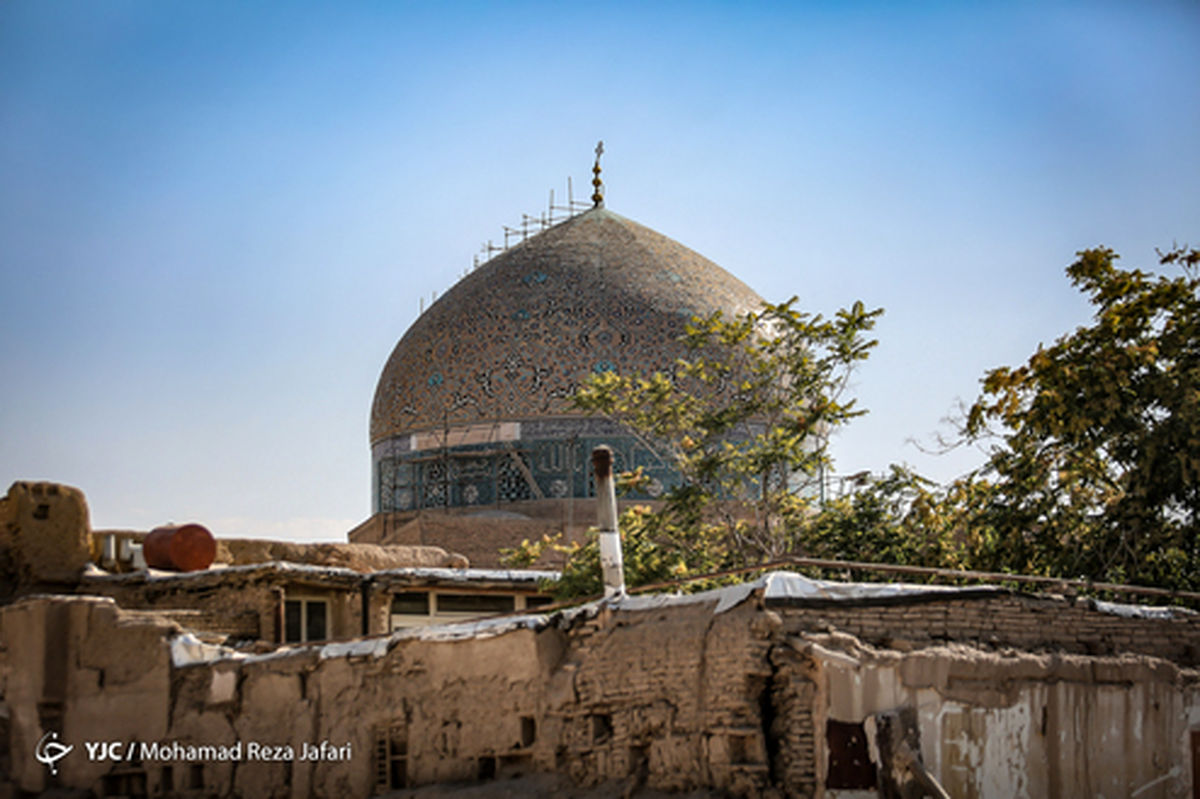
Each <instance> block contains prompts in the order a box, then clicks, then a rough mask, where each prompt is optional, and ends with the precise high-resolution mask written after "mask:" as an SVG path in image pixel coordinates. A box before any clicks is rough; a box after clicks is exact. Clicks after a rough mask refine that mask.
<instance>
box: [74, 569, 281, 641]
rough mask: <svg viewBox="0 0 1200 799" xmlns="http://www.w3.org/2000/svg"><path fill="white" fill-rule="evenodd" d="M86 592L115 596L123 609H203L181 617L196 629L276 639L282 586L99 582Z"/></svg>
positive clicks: (250, 583)
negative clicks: (277, 588) (278, 593)
mask: <svg viewBox="0 0 1200 799" xmlns="http://www.w3.org/2000/svg"><path fill="white" fill-rule="evenodd" d="M85 590H86V591H87V592H88V593H89V594H90V595H93V596H106V597H111V598H112V599H114V600H115V601H116V602H117V604H118V605H120V606H121V607H122V608H128V609H131V610H158V611H168V612H169V611H174V610H178V611H199V614H198V615H190V614H185V615H180V616H179V617H178V618H176V619H175V620H176V621H177V622H178V623H179V624H181V625H182V626H184V627H186V628H187V629H190V630H194V631H196V632H201V633H209V634H224V635H235V636H237V637H244V638H254V639H259V640H265V641H274V640H275V634H276V630H275V627H276V621H275V616H276V612H275V608H276V606H277V605H278V602H279V600H278V595H277V592H276V589H275V588H273V587H272V586H271V585H269V584H267V583H264V582H256V581H251V580H246V581H241V580H237V581H230V583H229V584H222V585H206V586H181V585H179V584H178V583H174V584H164V585H161V586H157V585H154V584H153V583H151V584H146V583H141V582H130V583H125V582H101V581H96V582H93V583H90V584H88V585H87V586H86V589H85ZM168 615H170V614H169V613H168Z"/></svg>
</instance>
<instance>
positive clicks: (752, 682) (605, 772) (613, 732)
mask: <svg viewBox="0 0 1200 799" xmlns="http://www.w3.org/2000/svg"><path fill="white" fill-rule="evenodd" d="M773 618H774V617H773V616H768V615H766V614H762V613H761V611H758V610H756V609H755V608H754V603H746V604H744V605H743V606H740V607H738V608H736V609H734V610H731V611H729V612H727V613H722V614H719V615H714V614H713V606H712V604H711V603H698V604H695V605H690V606H683V607H675V608H672V609H670V610H669V611H667V610H664V611H662V612H656V611H646V612H641V613H621V614H618V615H616V616H615V617H610V616H608V615H607V614H602V615H601V616H600V617H597V618H596V619H593V620H591V621H589V622H588V623H587V624H585V625H583V626H582V627H581V628H579V629H577V630H573V631H572V636H571V647H570V650H569V657H568V659H567V661H566V662H565V663H564V664H563V665H562V667H561V668H560V669H559V670H558V672H557V674H556V675H555V680H554V682H553V683H552V684H551V686H550V688H549V691H548V696H547V708H546V714H545V715H546V725H547V729H548V733H549V736H550V738H551V739H553V740H554V741H556V742H557V743H556V744H554V746H553V751H552V752H551V751H546V752H544V753H543V754H544V755H545V757H544V760H543V765H544V766H546V767H547V768H548V769H553V770H564V769H565V770H566V771H567V772H568V773H569V774H570V775H571V776H572V777H573V778H574V779H575V780H576V781H577V782H579V783H581V784H585V785H586V784H594V783H597V782H600V781H602V780H607V779H627V780H630V781H632V782H635V783H637V782H643V781H644V782H645V783H647V784H648V785H650V786H651V787H653V788H657V789H660V790H667V791H681V790H688V789H690V788H693V787H696V786H701V785H715V786H718V787H719V788H721V789H723V790H727V791H729V792H731V793H733V794H739V795H740V794H743V793H749V792H752V790H753V788H755V787H761V786H762V785H764V784H765V783H766V780H767V770H768V769H767V763H768V759H767V750H766V731H765V730H764V729H763V725H762V722H761V712H760V708H761V705H762V703H763V701H764V700H767V699H768V697H767V693H768V690H769V688H768V683H769V677H770V673H771V671H770V664H769V661H768V657H767V654H768V650H769V646H770V644H769V635H770V634H771V631H772V623H771V619H773Z"/></svg>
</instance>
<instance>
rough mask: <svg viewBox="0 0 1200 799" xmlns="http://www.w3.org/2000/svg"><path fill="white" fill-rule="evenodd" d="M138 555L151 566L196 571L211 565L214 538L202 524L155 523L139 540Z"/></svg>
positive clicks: (215, 543)
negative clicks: (157, 524) (140, 545)
mask: <svg viewBox="0 0 1200 799" xmlns="http://www.w3.org/2000/svg"><path fill="white" fill-rule="evenodd" d="M142 555H143V556H145V558H146V565H147V566H149V567H150V568H152V569H168V570H170V571H178V572H194V571H200V570H201V569H207V568H208V567H209V566H211V565H212V562H213V558H215V557H216V556H217V541H216V539H214V538H213V534H212V533H210V532H209V531H208V528H207V527H205V526H204V525H202V524H169V525H165V526H163V527H155V528H154V529H153V530H151V531H150V533H149V534H148V535H147V536H146V537H145V538H144V539H143V540H142Z"/></svg>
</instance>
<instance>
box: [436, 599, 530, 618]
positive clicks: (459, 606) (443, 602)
mask: <svg viewBox="0 0 1200 799" xmlns="http://www.w3.org/2000/svg"><path fill="white" fill-rule="evenodd" d="M515 607H516V602H515V601H514V598H513V597H511V596H503V595H501V594H438V598H437V609H438V613H474V614H478V615H480V616H483V615H486V614H488V613H511V612H512V611H513V608H515Z"/></svg>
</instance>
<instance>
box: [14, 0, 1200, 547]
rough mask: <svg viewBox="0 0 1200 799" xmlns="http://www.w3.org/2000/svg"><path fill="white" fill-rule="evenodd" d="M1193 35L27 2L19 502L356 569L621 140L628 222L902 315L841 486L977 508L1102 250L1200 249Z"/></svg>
mask: <svg viewBox="0 0 1200 799" xmlns="http://www.w3.org/2000/svg"><path fill="white" fill-rule="evenodd" d="M1198 36H1200V5H1197V4H1196V3H1167V2H1141V3H1133V2H1128V3H1104V2H1092V3H1071V4H1066V3H1060V4H1056V3H1036V4H1034V3H1029V4H1022V3H935V2H923V3H882V2H881V3H847V4H837V3H812V4H803V3H609V4H603V5H596V4H586V5H585V4H561V3H556V4H551V3H546V4H535V3H508V4H492V3H337V4H335V3H322V4H316V3H311V4H310V3H287V4H284V3H278V4H267V3H253V2H206V3H161V2H149V0H146V1H145V2H105V3H94V2H73V3H68V2H57V0H37V1H36V2H34V0H11V1H10V2H7V3H3V4H0V175H2V176H3V180H0V280H2V281H3V283H2V285H3V289H2V290H0V375H3V379H2V380H0V388H2V390H0V483H4V486H7V485H8V483H11V482H12V481H14V480H18V479H49V480H56V481H59V482H66V483H69V484H72V485H76V486H78V487H80V488H82V489H83V490H84V492H85V493H86V494H87V496H88V500H89V503H90V506H91V510H92V521H93V524H94V525H95V526H97V527H131V528H139V529H146V528H149V527H152V526H154V525H157V524H161V523H164V522H166V521H168V520H174V521H178V522H182V521H188V520H197V521H202V522H204V523H206V524H208V525H209V526H210V527H211V528H212V529H213V530H214V532H216V533H217V534H218V535H227V536H234V535H243V536H271V537H276V536H286V537H295V538H321V539H339V538H343V537H344V534H345V531H346V530H347V529H349V527H351V526H353V525H354V524H356V523H357V522H359V521H361V520H362V519H363V518H365V517H366V516H367V514H368V513H369V508H370V505H369V484H370V469H369V453H368V445H367V420H368V414H369V410H370V403H371V398H372V395H373V392H374V386H375V381H376V380H377V379H378V376H379V372H380V370H381V369H382V367H383V364H384V361H385V360H386V358H387V356H388V354H389V353H390V351H391V349H392V347H393V346H394V345H395V343H396V341H397V340H398V339H399V338H400V336H401V335H402V334H403V332H404V330H405V329H406V328H407V327H408V325H409V324H410V323H411V322H412V321H413V319H414V318H415V316H416V314H417V311H418V304H419V298H421V297H424V298H426V302H428V298H429V297H430V296H431V294H432V293H433V292H435V291H436V292H439V293H440V292H443V291H445V289H446V288H448V287H449V286H450V285H452V284H453V282H454V281H455V280H456V279H457V278H458V277H459V276H460V275H461V274H462V271H463V270H464V269H465V268H467V267H469V265H470V264H471V260H472V256H473V255H474V254H475V253H476V252H477V251H478V249H479V246H480V245H481V244H482V243H483V242H485V241H487V240H488V239H493V240H499V239H501V238H502V226H503V225H506V224H508V225H512V224H514V223H515V222H517V221H519V219H520V218H521V214H522V213H538V212H540V211H541V210H542V209H543V208H544V207H545V204H546V201H547V194H548V191H549V190H550V189H554V190H555V191H556V194H557V196H559V197H561V196H562V194H563V193H564V191H565V184H566V178H567V177H568V176H572V177H573V178H574V185H575V188H576V194H577V195H578V196H582V195H584V194H585V193H586V189H587V180H588V179H589V178H590V174H589V169H590V166H591V158H592V148H593V147H594V146H595V142H596V140H597V139H601V138H603V139H604V140H605V145H606V151H607V152H606V155H605V158H604V169H605V171H604V177H605V181H606V197H607V205H608V207H609V208H611V209H612V210H614V211H616V212H617V213H620V214H623V215H625V216H627V217H630V218H632V219H635V220H637V221H639V222H641V223H643V224H646V225H648V226H650V227H652V228H654V229H656V230H658V231H660V232H662V233H664V234H666V235H668V236H671V237H672V238H675V239H677V240H679V241H681V242H683V243H684V244H686V245H688V246H690V247H692V248H693V249H695V250H697V251H699V252H701V253H702V254H704V255H706V256H708V257H709V258H711V259H713V260H714V261H716V262H717V263H719V264H721V265H722V266H724V267H725V268H726V269H728V270H729V271H731V272H733V273H734V274H736V275H738V276H739V277H740V278H742V279H743V280H744V281H745V282H746V283H748V284H749V285H750V286H751V287H753V288H754V289H756V290H757V291H758V292H759V294H761V295H762V296H763V297H765V298H767V299H768V300H774V301H782V300H784V299H787V298H788V297H790V296H792V295H798V296H799V297H800V303H801V306H802V307H805V308H808V309H810V310H813V311H821V312H824V313H832V312H833V311H835V310H836V309H837V308H839V307H842V306H845V305H848V304H850V303H852V302H853V301H855V300H858V299H861V300H862V301H863V302H864V303H866V304H867V305H868V306H869V307H875V306H883V307H884V308H885V309H886V315H885V316H884V317H883V318H882V320H881V321H880V323H879V326H878V329H877V333H878V338H879V339H880V342H881V343H880V346H879V348H878V350H877V351H876V352H875V354H874V356H873V357H872V359H871V360H870V361H868V362H867V363H866V364H865V365H864V366H863V367H862V368H861V370H860V371H859V373H858V375H857V377H856V381H855V382H856V386H855V388H856V391H857V395H858V396H859V398H860V402H861V404H862V405H863V406H864V407H866V408H868V409H869V410H870V414H869V415H868V416H867V417H864V418H863V419H860V420H858V421H857V422H855V423H854V424H853V425H852V426H851V427H850V428H849V429H848V430H846V431H845V432H844V433H843V434H841V435H840V436H839V437H838V439H837V440H836V441H835V449H834V455H835V457H836V458H837V468H838V471H842V472H855V471H859V470H862V469H871V470H882V469H884V468H886V467H887V465H888V464H889V463H892V462H906V463H909V464H910V465H912V466H914V467H916V468H917V469H918V470H919V471H921V472H923V473H925V474H928V475H930V476H932V477H934V478H937V479H942V480H945V479H949V478H951V477H953V476H955V475H957V474H958V473H960V472H961V471H963V470H965V469H967V468H970V467H971V466H973V465H975V464H976V463H978V461H979V456H978V454H977V453H973V452H971V451H962V452H957V453H954V454H951V455H948V456H942V457H933V456H928V455H925V454H923V453H922V452H921V451H920V450H919V449H917V448H916V447H915V446H913V445H912V443H911V442H910V439H914V438H915V439H917V440H920V441H925V442H928V441H930V440H931V437H932V435H933V434H934V433H935V432H937V431H938V430H945V429H947V428H945V426H944V425H942V423H941V419H942V418H943V417H945V416H946V415H947V414H949V413H951V412H952V411H953V410H954V407H955V403H956V402H957V401H958V400H960V399H961V400H965V401H969V400H970V399H972V398H973V397H974V396H975V395H976V393H977V391H978V380H979V378H980V377H981V376H982V375H983V373H984V371H985V370H986V369H989V368H992V367H995V366H999V365H1001V364H1015V363H1018V362H1021V361H1023V360H1025V359H1026V358H1027V357H1028V356H1029V354H1031V353H1032V352H1033V350H1034V349H1035V348H1036V347H1037V345H1038V343H1039V342H1050V341H1052V340H1053V339H1055V338H1056V337H1058V336H1059V335H1061V334H1063V333H1065V332H1068V331H1069V330H1071V329H1073V328H1074V327H1075V326H1077V325H1080V324H1084V323H1086V322H1087V320H1088V315H1089V311H1088V308H1087V305H1086V303H1084V302H1083V300H1082V299H1081V298H1080V297H1079V296H1078V295H1077V293H1076V292H1075V291H1074V290H1073V289H1072V288H1071V287H1070V286H1069V284H1068V283H1067V281H1066V278H1065V277H1064V275H1063V268H1064V267H1065V266H1066V265H1067V264H1069V263H1070V262H1071V261H1072V260H1073V254H1074V253H1075V251H1077V250H1079V249H1082V248H1084V247H1090V246H1096V245H1100V244H1104V245H1106V246H1111V247H1113V248H1114V249H1116V250H1117V251H1118V252H1120V253H1121V254H1122V256H1123V263H1124V264H1125V265H1127V266H1142V267H1151V266H1153V265H1154V259H1155V256H1154V249H1155V248H1156V247H1159V248H1166V247H1169V246H1171V244H1172V243H1173V242H1175V241H1178V242H1180V243H1183V242H1191V243H1192V244H1197V243H1200V235H1197V229H1196V228H1197V223H1198V222H1200V146H1198V145H1200V51H1198V50H1197V48H1196V47H1195V42H1196V41H1197V37H1198ZM4 486H0V489H2V488H3V487H4Z"/></svg>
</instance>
